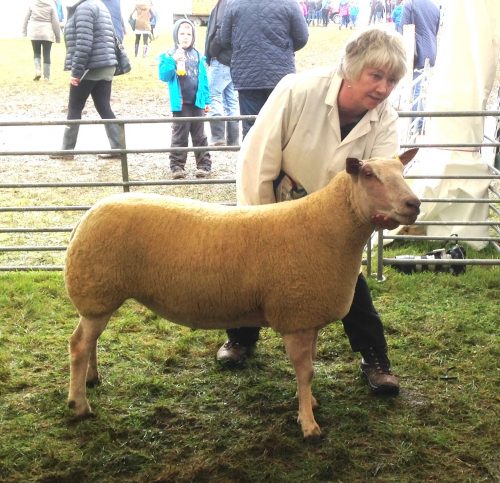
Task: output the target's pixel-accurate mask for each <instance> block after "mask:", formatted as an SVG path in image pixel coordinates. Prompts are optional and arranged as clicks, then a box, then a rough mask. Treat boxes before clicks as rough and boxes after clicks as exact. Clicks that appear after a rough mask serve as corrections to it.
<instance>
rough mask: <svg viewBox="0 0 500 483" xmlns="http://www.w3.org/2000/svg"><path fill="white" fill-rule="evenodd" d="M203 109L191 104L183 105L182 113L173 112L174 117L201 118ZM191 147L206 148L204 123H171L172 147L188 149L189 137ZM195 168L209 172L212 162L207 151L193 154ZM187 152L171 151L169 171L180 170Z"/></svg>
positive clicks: (184, 162)
mask: <svg viewBox="0 0 500 483" xmlns="http://www.w3.org/2000/svg"><path fill="white" fill-rule="evenodd" d="M204 115H205V113H204V111H203V109H199V108H198V107H195V106H194V105H193V104H183V105H182V111H180V112H174V113H173V116H174V117H203V116H204ZM190 134H191V143H192V145H193V146H208V141H207V136H206V135H205V123H204V122H192V121H187V122H173V123H172V147H173V148H177V147H179V148H180V147H188V142H189V135H190ZM194 157H195V159H196V167H197V168H202V169H207V170H210V169H211V168H212V161H211V159H210V153H209V152H208V151H198V152H195V153H194ZM186 159H187V152H180V151H173V152H171V153H170V169H174V168H182V169H184V166H185V164H186Z"/></svg>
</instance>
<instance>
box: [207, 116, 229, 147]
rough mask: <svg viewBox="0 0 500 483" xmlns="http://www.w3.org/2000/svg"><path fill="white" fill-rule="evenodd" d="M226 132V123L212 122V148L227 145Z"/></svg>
mask: <svg viewBox="0 0 500 483" xmlns="http://www.w3.org/2000/svg"><path fill="white" fill-rule="evenodd" d="M225 130H226V126H225V123H224V121H210V132H211V133H212V138H211V139H210V146H225V145H226V139H225Z"/></svg>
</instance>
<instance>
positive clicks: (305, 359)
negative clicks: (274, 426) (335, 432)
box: [283, 329, 321, 438]
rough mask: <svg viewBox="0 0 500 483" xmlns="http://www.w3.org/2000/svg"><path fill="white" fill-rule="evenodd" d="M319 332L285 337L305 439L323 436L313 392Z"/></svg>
mask: <svg viewBox="0 0 500 483" xmlns="http://www.w3.org/2000/svg"><path fill="white" fill-rule="evenodd" d="M317 336H318V331H317V330H316V329H310V330H302V331H298V332H294V333H292V334H286V335H284V336H283V341H284V343H285V348H286V352H287V354H288V357H289V358H290V361H291V362H292V364H293V367H294V369H295V374H296V376H297V389H298V395H299V417H298V422H299V423H300V425H301V427H302V433H303V435H304V438H315V437H318V436H320V435H321V429H320V427H319V425H318V423H317V422H316V420H315V419H314V414H313V406H315V405H316V404H317V403H316V400H315V399H314V397H313V395H312V392H311V383H312V378H313V373H314V371H313V354H314V348H315V345H316V339H317Z"/></svg>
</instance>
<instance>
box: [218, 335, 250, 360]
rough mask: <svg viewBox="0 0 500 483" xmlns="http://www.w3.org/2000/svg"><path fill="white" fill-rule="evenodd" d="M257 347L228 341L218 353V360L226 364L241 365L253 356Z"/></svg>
mask: <svg viewBox="0 0 500 483" xmlns="http://www.w3.org/2000/svg"><path fill="white" fill-rule="evenodd" d="M254 348H255V346H253V345H252V346H244V345H241V344H240V343H238V342H233V341H231V340H228V341H226V342H224V344H223V345H222V346H221V347H220V349H219V350H218V351H217V360H218V361H219V362H224V363H232V364H241V363H242V362H244V361H245V359H246V358H247V357H248V356H249V355H251V354H252V352H253V350H254Z"/></svg>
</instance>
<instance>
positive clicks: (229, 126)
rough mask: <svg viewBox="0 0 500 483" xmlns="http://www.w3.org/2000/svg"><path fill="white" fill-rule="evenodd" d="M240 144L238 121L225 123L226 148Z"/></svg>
mask: <svg viewBox="0 0 500 483" xmlns="http://www.w3.org/2000/svg"><path fill="white" fill-rule="evenodd" d="M239 143H240V123H239V121H227V123H226V144H227V145H228V146H238V144H239Z"/></svg>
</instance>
